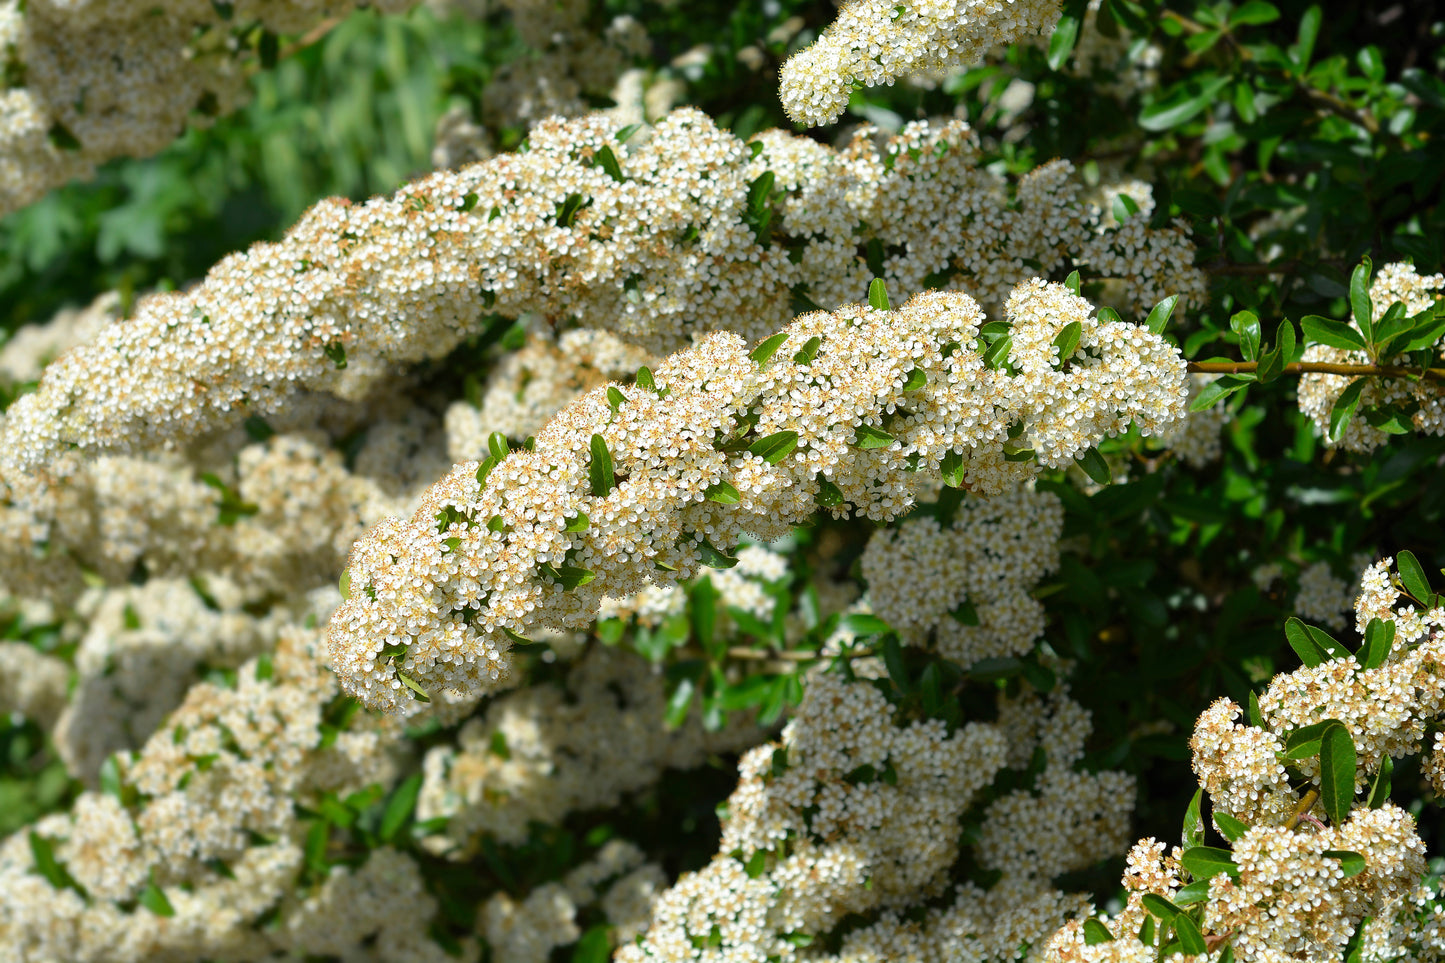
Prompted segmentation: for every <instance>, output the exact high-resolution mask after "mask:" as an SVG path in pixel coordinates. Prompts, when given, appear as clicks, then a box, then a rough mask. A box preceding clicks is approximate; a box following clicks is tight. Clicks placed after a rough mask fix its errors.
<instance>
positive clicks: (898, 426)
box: [330, 281, 1184, 708]
mask: <svg viewBox="0 0 1445 963" xmlns="http://www.w3.org/2000/svg"><path fill="white" fill-rule="evenodd" d="M1009 317H1010V318H1011V320H1012V322H1013V326H1012V330H1013V337H1014V338H1015V342H1014V345H1015V348H1014V350H1015V352H1016V353H1015V354H1014V355H1012V356H1011V358H1012V362H1013V363H1016V364H1017V369H1015V370H1016V374H1010V372H1009V370H1008V369H1006V368H1004V367H1002V366H1000V367H989V366H987V365H985V363H984V360H983V357H982V355H981V353H980V352H981V349H982V348H983V345H982V343H981V341H980V339H979V328H980V325H981V324H982V323H983V315H982V312H980V311H979V308H978V305H977V304H975V303H974V301H973V300H972V299H971V298H969V297H967V296H965V295H962V294H954V293H948V292H931V293H926V294H922V295H919V296H917V297H915V298H913V299H912V300H910V301H909V302H908V303H907V304H906V305H904V307H903V308H901V309H899V310H897V311H883V310H877V309H874V308H870V307H848V308H843V309H840V310H839V311H837V312H834V313H832V314H828V313H824V312H816V313H812V314H807V315H803V316H801V317H799V318H798V319H797V320H795V321H794V322H793V323H792V324H790V325H789V326H788V327H787V328H785V329H784V330H783V331H782V332H781V333H780V334H778V335H776V336H775V337H774V338H772V339H769V340H768V341H767V342H765V343H764V346H765V347H766V348H767V349H768V350H770V351H772V352H773V353H772V354H771V356H769V357H764V355H762V354H759V358H762V359H763V360H762V361H759V360H755V359H754V358H753V357H752V356H751V355H750V354H749V353H748V351H747V349H746V345H745V344H744V343H743V342H742V340H741V339H740V338H738V337H737V336H736V335H733V334H727V333H717V334H714V335H711V336H709V337H707V338H705V339H703V340H702V341H701V342H700V343H699V344H698V346H697V347H695V348H691V349H688V350H686V351H682V352H679V353H677V354H675V355H672V356H671V357H669V358H668V359H667V360H666V361H664V362H663V363H662V364H661V365H659V367H658V369H657V371H656V372H655V373H654V374H653V375H652V378H651V381H650V382H644V383H642V384H634V385H630V386H618V385H610V386H608V387H606V388H599V389H596V390H594V391H592V392H590V393H588V394H587V395H584V396H583V397H582V398H580V399H578V400H577V401H576V402H574V403H573V404H572V405H570V406H569V407H568V408H566V409H565V410H564V411H563V412H561V413H560V414H559V415H558V416H557V417H556V418H555V419H554V420H553V421H552V422H550V423H549V424H548V425H547V427H545V428H544V429H543V430H542V431H541V432H540V433H539V434H538V435H537V436H536V439H535V443H534V445H533V446H532V447H531V448H530V449H526V448H524V449H521V450H518V451H513V452H511V453H506V452H504V451H500V450H499V451H498V452H497V454H496V456H495V457H494V458H491V459H489V460H488V462H486V463H484V464H483V465H481V466H479V465H478V464H477V463H476V462H465V463H463V464H461V465H458V466H456V467H455V468H454V469H453V470H452V472H451V473H450V474H449V475H447V476H446V477H444V478H443V479H442V480H441V481H439V482H438V483H437V484H436V485H435V486H433V487H432V489H431V490H430V491H429V492H428V493H427V495H426V497H425V499H424V502H423V505H422V507H421V508H419V509H418V510H417V512H416V514H415V515H413V516H412V518H411V520H410V521H409V522H402V521H400V520H395V519H389V520H387V521H385V522H383V523H382V524H380V525H379V526H377V527H376V528H374V529H373V530H372V531H371V532H370V533H369V534H368V535H367V536H366V537H365V538H364V539H362V540H361V541H360V542H358V543H357V545H356V547H355V548H354V549H353V551H352V556H351V565H350V568H349V569H348V571H347V574H346V576H345V579H346V582H347V592H348V594H349V599H348V601H347V602H346V603H345V604H343V606H342V607H341V609H340V610H338V611H337V613H336V615H335V616H333V618H332V621H331V628H330V633H331V635H330V637H331V647H332V657H333V658H332V663H333V665H334V666H335V668H336V671H337V674H338V675H339V676H340V677H341V679H342V681H343V685H344V686H345V687H346V688H347V690H348V691H350V692H352V693H353V694H355V695H356V696H357V697H358V698H361V699H362V700H363V701H364V702H366V703H367V704H368V705H371V706H374V707H379V708H395V707H397V706H399V705H402V704H405V703H406V702H409V701H410V700H411V698H412V693H411V692H409V691H408V688H414V689H420V690H421V691H423V692H425V691H427V690H428V689H438V690H440V689H449V690H453V691H458V692H464V693H469V692H484V691H486V690H487V689H489V688H491V687H492V686H494V685H496V684H497V683H499V682H501V681H503V680H504V678H505V676H506V674H507V672H508V658H507V655H506V653H507V651H508V649H510V648H511V646H512V643H513V641H514V640H515V639H518V638H525V637H526V636H527V634H528V633H529V632H531V631H534V630H535V629H537V628H540V627H552V628H558V629H568V628H577V627H580V626H583V625H585V624H586V623H588V622H590V621H591V620H592V619H593V618H594V617H595V615H596V614H597V611H598V609H599V607H600V605H601V602H602V599H603V597H604V596H609V595H610V596H614V597H617V596H626V595H631V594H633V593H636V592H639V591H641V590H642V589H644V588H645V587H646V586H647V585H648V584H649V583H658V584H666V583H669V582H673V581H676V580H680V579H686V578H691V577H692V576H693V575H695V574H696V573H697V571H698V569H699V566H701V565H703V564H715V562H714V561H713V560H714V559H715V556H716V555H717V554H718V553H720V552H726V551H728V550H730V549H731V548H732V547H733V546H734V545H736V544H737V543H738V542H739V541H740V540H741V538H742V537H743V536H744V535H752V536H755V537H757V538H762V539H771V538H777V537H780V536H781V535H784V534H786V533H787V531H788V528H789V526H791V525H794V524H798V523H800V522H802V521H803V520H805V519H807V518H809V517H810V516H811V515H812V514H813V512H814V511H815V510H816V509H817V507H818V506H819V505H820V504H821V505H823V506H825V507H830V508H832V509H833V510H834V511H835V512H836V513H840V514H841V513H845V512H847V511H848V510H849V508H850V507H851V508H852V510H854V511H856V512H858V513H859V514H862V515H866V516H867V517H869V518H873V519H878V520H888V519H891V518H894V517H896V516H897V515H899V514H901V513H902V512H903V511H905V510H906V509H907V508H908V507H909V506H910V505H911V504H912V502H913V499H914V493H915V486H916V485H917V484H918V483H919V481H920V480H921V481H925V482H927V481H931V482H932V483H933V484H936V483H937V478H938V471H939V469H940V467H941V468H942V470H943V471H944V472H945V473H947V474H949V475H951V476H953V481H954V483H955V484H959V485H963V486H965V487H968V488H970V489H972V490H974V491H976V492H979V493H983V494H993V493H998V492H1002V491H1004V490H1006V489H1008V488H1011V487H1013V486H1015V485H1017V484H1019V483H1020V482H1023V481H1026V480H1028V479H1029V478H1031V477H1033V475H1034V474H1035V473H1036V472H1037V471H1038V466H1039V464H1041V463H1042V464H1046V465H1060V464H1067V463H1068V462H1069V461H1070V460H1071V459H1072V458H1073V457H1075V456H1076V455H1079V454H1081V453H1082V452H1084V451H1085V450H1087V449H1089V448H1090V447H1092V446H1094V445H1096V444H1098V442H1099V441H1101V440H1102V439H1103V438H1105V437H1107V436H1109V435H1111V434H1115V433H1118V432H1121V431H1123V430H1124V429H1125V428H1126V427H1127V426H1128V425H1129V423H1130V422H1131V420H1132V421H1133V422H1134V423H1135V424H1137V425H1138V426H1139V427H1140V428H1141V429H1142V430H1143V431H1145V432H1146V433H1148V432H1153V431H1157V430H1159V429H1160V428H1161V427H1163V426H1164V425H1167V424H1168V423H1169V422H1170V421H1172V420H1173V419H1176V418H1178V417H1179V416H1180V414H1181V413H1182V406H1183V398H1184V386H1183V382H1184V370H1183V363H1182V361H1181V360H1180V358H1179V356H1178V353H1177V352H1176V351H1175V349H1174V348H1172V347H1171V346H1169V344H1168V343H1167V342H1165V341H1164V340H1163V339H1162V338H1160V337H1159V336H1157V335H1155V334H1152V333H1150V332H1148V331H1147V330H1145V329H1143V328H1139V327H1135V326H1133V325H1128V324H1123V323H1120V322H1107V323H1100V322H1098V321H1097V319H1095V318H1094V317H1093V314H1092V306H1091V305H1089V303H1088V302H1087V301H1084V300H1083V299H1082V298H1079V297H1077V296H1076V295H1073V294H1070V293H1069V292H1068V291H1067V290H1066V289H1065V288H1064V287H1063V286H1061V285H1050V284H1047V283H1045V282H1043V281H1031V282H1027V283H1026V284H1023V285H1020V286H1019V288H1018V289H1017V290H1016V291H1015V292H1014V294H1013V295H1012V296H1011V297H1010V299H1009ZM1075 325H1077V328H1076V330H1081V331H1082V334H1081V335H1080V340H1079V342H1078V345H1079V351H1078V354H1077V356H1074V357H1071V358H1068V359H1061V358H1058V357H1057V355H1058V349H1057V348H1056V347H1055V348H1051V347H1050V345H1051V342H1052V341H1053V339H1054V338H1055V337H1056V336H1057V334H1058V333H1059V332H1060V331H1061V330H1062V329H1063V328H1064V327H1065V326H1075ZM758 350H762V348H760V349H758ZM1051 360H1052V361H1053V362H1056V363H1058V364H1059V365H1060V367H1054V366H1053V365H1052V364H1050V361H1051ZM1016 440H1017V441H1018V443H1019V444H1020V445H1021V446H1029V445H1031V446H1032V451H1033V452H1034V457H1032V458H1030V457H1023V458H1017V459H1013V460H1010V458H1009V457H1008V456H1007V455H1006V450H1005V446H1006V445H1009V444H1013V443H1014V442H1015V441H1016ZM1035 459H1036V460H1035Z"/></svg>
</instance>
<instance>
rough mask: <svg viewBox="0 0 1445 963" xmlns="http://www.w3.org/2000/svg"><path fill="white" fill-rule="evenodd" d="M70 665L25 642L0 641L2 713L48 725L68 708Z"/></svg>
mask: <svg viewBox="0 0 1445 963" xmlns="http://www.w3.org/2000/svg"><path fill="white" fill-rule="evenodd" d="M69 682H70V667H69V666H68V665H66V663H65V661H64V660H63V659H60V658H58V657H56V656H53V655H47V654H46V653H44V652H41V651H40V650H39V649H36V648H35V647H34V646H32V645H29V644H28V643H25V642H0V716H9V715H20V716H23V717H25V718H27V719H30V720H31V721H33V722H35V723H36V724H37V725H39V726H40V727H41V728H42V729H49V728H50V727H51V725H53V724H54V722H55V720H56V719H58V718H59V717H60V714H61V712H63V711H64V709H65V702H66V687H67V686H68V685H69Z"/></svg>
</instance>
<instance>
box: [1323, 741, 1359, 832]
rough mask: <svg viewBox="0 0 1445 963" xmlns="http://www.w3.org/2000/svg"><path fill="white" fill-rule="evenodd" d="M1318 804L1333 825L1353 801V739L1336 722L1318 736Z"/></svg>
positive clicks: (1343, 819)
mask: <svg viewBox="0 0 1445 963" xmlns="http://www.w3.org/2000/svg"><path fill="white" fill-rule="evenodd" d="M1320 804H1321V805H1323V806H1324V808H1325V813H1326V814H1328V815H1329V817H1330V822H1332V823H1334V824H1335V825H1337V826H1338V825H1340V824H1342V823H1343V822H1344V821H1345V820H1346V819H1348V818H1349V816H1350V807H1351V806H1353V805H1354V804H1355V742H1354V740H1353V739H1351V738H1350V731H1349V730H1348V729H1346V728H1345V727H1344V726H1343V725H1340V724H1339V723H1336V724H1335V725H1333V726H1330V727H1329V728H1327V729H1326V730H1325V732H1324V735H1323V736H1322V737H1321V740H1320Z"/></svg>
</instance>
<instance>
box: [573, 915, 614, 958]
mask: <svg viewBox="0 0 1445 963" xmlns="http://www.w3.org/2000/svg"><path fill="white" fill-rule="evenodd" d="M611 958H612V927H610V926H608V925H607V924H606V923H598V924H597V925H596V926H591V927H588V929H587V932H585V933H583V934H582V938H581V939H580V940H578V941H577V945H576V946H575V947H573V949H572V960H571V963H607V961H608V960H609V959H611Z"/></svg>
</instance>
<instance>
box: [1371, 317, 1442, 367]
mask: <svg viewBox="0 0 1445 963" xmlns="http://www.w3.org/2000/svg"><path fill="white" fill-rule="evenodd" d="M1429 314H1430V317H1427V318H1426V319H1425V320H1423V321H1421V322H1420V323H1418V324H1416V325H1415V326H1414V327H1412V328H1410V329H1408V330H1407V331H1405V332H1404V333H1403V334H1401V335H1399V336H1398V337H1396V338H1395V339H1394V340H1393V341H1391V342H1390V344H1389V346H1388V347H1387V348H1386V349H1385V351H1384V352H1382V353H1381V355H1380V356H1381V358H1382V359H1383V358H1389V357H1393V356H1394V355H1397V354H1405V353H1406V352H1410V351H1420V350H1423V349H1425V348H1429V347H1433V346H1434V344H1435V342H1436V341H1439V340H1440V337H1441V335H1445V315H1441V316H1439V317H1435V316H1434V312H1433V311H1432V312H1429Z"/></svg>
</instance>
